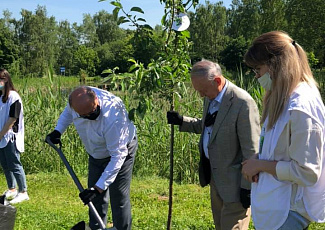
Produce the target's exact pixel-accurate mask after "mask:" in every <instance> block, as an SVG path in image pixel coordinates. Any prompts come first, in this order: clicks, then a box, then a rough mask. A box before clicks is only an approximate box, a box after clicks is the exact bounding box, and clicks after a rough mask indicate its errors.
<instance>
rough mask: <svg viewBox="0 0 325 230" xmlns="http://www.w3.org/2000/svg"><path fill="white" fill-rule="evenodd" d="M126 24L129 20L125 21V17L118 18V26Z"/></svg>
mask: <svg viewBox="0 0 325 230" xmlns="http://www.w3.org/2000/svg"><path fill="white" fill-rule="evenodd" d="M126 22H130V20H129V19H126V17H124V16H121V17H119V19H118V21H117V24H118V25H120V24H123V23H126Z"/></svg>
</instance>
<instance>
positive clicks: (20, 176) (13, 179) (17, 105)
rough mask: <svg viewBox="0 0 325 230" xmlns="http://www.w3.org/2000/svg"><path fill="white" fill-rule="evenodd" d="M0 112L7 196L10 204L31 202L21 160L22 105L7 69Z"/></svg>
mask: <svg viewBox="0 0 325 230" xmlns="http://www.w3.org/2000/svg"><path fill="white" fill-rule="evenodd" d="M0 111H1V112H0V163H1V166H2V169H3V171H4V174H5V177H6V180H7V185H8V190H7V191H6V192H5V193H4V195H5V197H6V198H7V200H9V203H10V204H16V203H20V202H22V201H26V200H29V196H28V194H27V183H26V175H25V171H24V168H23V165H22V163H21V161H20V154H21V153H22V152H24V117H23V103H22V100H21V98H20V96H19V94H18V93H17V91H16V89H15V87H14V84H13V83H12V80H11V77H10V74H9V72H8V71H7V70H5V69H1V70H0ZM17 186H18V189H17Z"/></svg>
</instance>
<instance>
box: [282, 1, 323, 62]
mask: <svg viewBox="0 0 325 230" xmlns="http://www.w3.org/2000/svg"><path fill="white" fill-rule="evenodd" d="M324 9H325V1H324V0H315V1H313V2H312V4H311V2H310V1H308V0H287V1H286V19H287V21H288V28H287V32H289V34H290V35H291V36H292V37H293V38H294V39H296V40H297V41H298V42H299V44H300V45H302V46H303V47H304V49H305V50H306V51H308V52H314V53H315V55H316V57H317V58H318V59H319V60H320V65H321V66H322V67H324V66H325V10H324Z"/></svg>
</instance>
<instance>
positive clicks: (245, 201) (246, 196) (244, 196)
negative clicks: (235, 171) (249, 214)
mask: <svg viewBox="0 0 325 230" xmlns="http://www.w3.org/2000/svg"><path fill="white" fill-rule="evenodd" d="M240 202H241V204H242V205H243V207H244V209H248V208H249V206H250V205H251V190H247V189H244V188H241V189H240Z"/></svg>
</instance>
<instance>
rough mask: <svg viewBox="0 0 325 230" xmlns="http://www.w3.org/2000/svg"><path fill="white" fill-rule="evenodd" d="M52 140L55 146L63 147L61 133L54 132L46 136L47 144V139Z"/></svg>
mask: <svg viewBox="0 0 325 230" xmlns="http://www.w3.org/2000/svg"><path fill="white" fill-rule="evenodd" d="M48 138H49V139H50V141H51V142H52V143H53V144H60V145H61V139H60V138H61V133H60V132H59V131H57V130H54V131H53V132H51V133H50V134H48V135H47V136H46V139H45V142H46V143H47V139H48Z"/></svg>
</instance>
